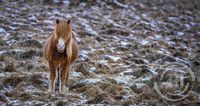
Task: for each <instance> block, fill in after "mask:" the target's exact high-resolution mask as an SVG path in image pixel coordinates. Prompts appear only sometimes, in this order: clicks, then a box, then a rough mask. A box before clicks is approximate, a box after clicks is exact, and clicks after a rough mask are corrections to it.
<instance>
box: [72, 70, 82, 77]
mask: <svg viewBox="0 0 200 106" xmlns="http://www.w3.org/2000/svg"><path fill="white" fill-rule="evenodd" d="M80 76H81V73H80V72H76V71H72V72H71V74H70V77H80Z"/></svg>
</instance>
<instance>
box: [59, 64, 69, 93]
mask: <svg viewBox="0 0 200 106" xmlns="http://www.w3.org/2000/svg"><path fill="white" fill-rule="evenodd" d="M69 68H70V65H65V66H62V68H61V84H60V85H59V92H60V93H64V92H65V82H67V81H68V77H69Z"/></svg>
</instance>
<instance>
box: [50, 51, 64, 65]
mask: <svg viewBox="0 0 200 106" xmlns="http://www.w3.org/2000/svg"><path fill="white" fill-rule="evenodd" d="M53 57H54V61H57V62H58V63H59V62H62V61H64V60H66V58H67V54H66V52H63V53H59V52H54V54H53Z"/></svg>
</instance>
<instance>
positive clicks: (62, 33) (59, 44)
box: [54, 19, 72, 52]
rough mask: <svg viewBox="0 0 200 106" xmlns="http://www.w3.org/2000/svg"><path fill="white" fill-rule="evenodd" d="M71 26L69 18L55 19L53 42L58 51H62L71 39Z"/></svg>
mask: <svg viewBox="0 0 200 106" xmlns="http://www.w3.org/2000/svg"><path fill="white" fill-rule="evenodd" d="M71 36H72V27H71V24H70V20H68V21H66V20H59V19H57V20H56V27H55V30H54V44H55V46H56V48H57V50H58V52H64V50H65V49H66V46H67V43H68V42H69V41H70V40H71Z"/></svg>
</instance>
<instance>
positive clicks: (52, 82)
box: [49, 63, 56, 92]
mask: <svg viewBox="0 0 200 106" xmlns="http://www.w3.org/2000/svg"><path fill="white" fill-rule="evenodd" d="M49 70H50V84H49V91H50V92H54V91H55V79H56V67H55V65H54V64H51V63H49Z"/></svg>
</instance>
